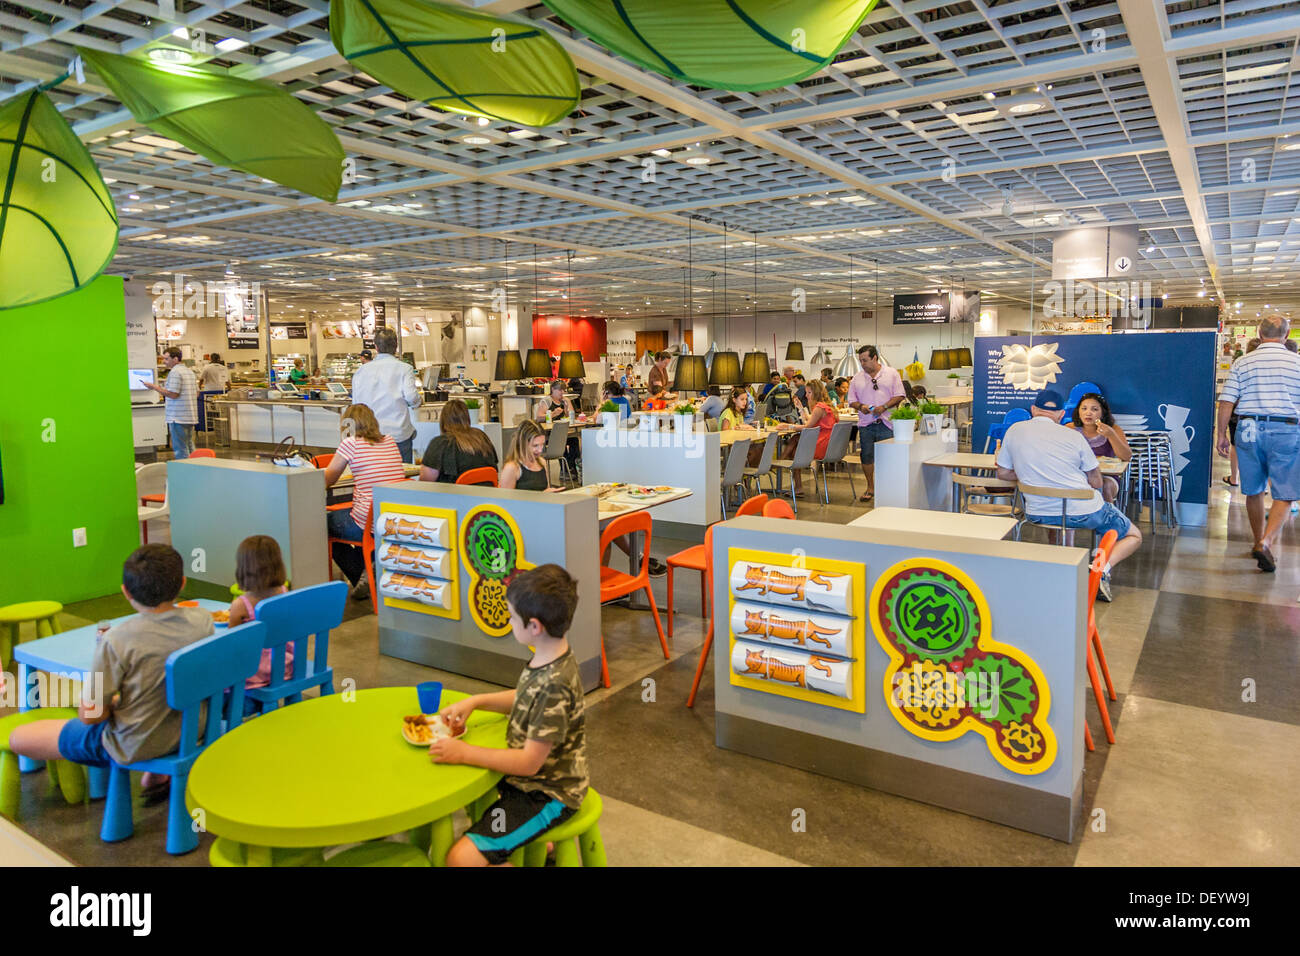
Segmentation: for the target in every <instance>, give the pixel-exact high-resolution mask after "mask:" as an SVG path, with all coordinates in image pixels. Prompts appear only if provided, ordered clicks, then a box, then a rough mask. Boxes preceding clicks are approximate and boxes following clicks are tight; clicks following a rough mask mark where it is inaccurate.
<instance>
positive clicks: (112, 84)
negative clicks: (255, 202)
mask: <svg viewBox="0 0 1300 956" xmlns="http://www.w3.org/2000/svg"><path fill="white" fill-rule="evenodd" d="M79 52H80V53H81V56H82V59H84V60H85V61H86V63H87V64H88V65H89V66H91V67H92V68H93V69H94V71H95V72H96V73H98V74H99V76H100V78H101V79H102V80H103V81H104V83H105V84H107V86H108V87H109V89H111V90H112V91H113V94H114V95H115V96H116V97H117V98H118V99H119V100H121V101H122V105H124V106H125V107H126V108H127V109H128V110H130V111H131V115H132V116H134V117H135V118H136V119H137V120H139V121H140V122H141V123H144V124H145V125H146V126H148V127H149V128H150V129H153V130H154V131H155V132H158V133H161V134H162V135H163V136H166V137H168V138H169V139H174V140H176V141H177V142H178V143H181V144H182V145H184V146H185V147H186V148H188V149H191V150H193V151H194V152H196V153H198V154H199V155H200V156H202V157H204V158H205V159H208V160H210V161H211V162H213V163H216V164H217V165H220V166H229V167H230V168H232V169H240V170H243V171H244V172H246V173H252V174H253V175H254V176H261V177H263V178H264V179H270V180H272V181H274V182H277V183H280V184H281V185H284V186H288V187H289V188H291V189H296V190H298V191H299V192H304V193H307V194H308V195H310V196H315V197H316V198H318V199H324V200H326V201H328V202H334V201H335V200H336V199H338V196H339V185H340V183H341V182H342V179H343V158H344V157H343V147H342V146H341V145H340V144H339V141H338V137H337V136H335V135H334V131H333V130H331V129H330V128H329V125H328V124H327V123H326V122H325V121H324V120H322V119H321V118H320V117H319V116H317V115H316V114H315V113H314V112H313V111H312V109H311V108H310V107H309V106H307V104H306V103H303V102H302V101H301V100H299V99H297V98H296V97H294V96H293V95H291V94H290V93H288V92H286V91H285V90H282V89H280V87H278V86H272V85H270V84H268V83H258V82H255V81H253V80H244V79H240V78H238V77H234V76H228V75H226V74H222V73H213V72H210V71H208V70H202V69H199V68H197V67H193V66H174V65H170V64H169V65H161V64H154V63H151V62H149V61H147V60H138V59H135V58H134V57H129V56H119V55H117V54H116V53H104V52H101V51H99V50H85V49H83V50H80V51H79Z"/></svg>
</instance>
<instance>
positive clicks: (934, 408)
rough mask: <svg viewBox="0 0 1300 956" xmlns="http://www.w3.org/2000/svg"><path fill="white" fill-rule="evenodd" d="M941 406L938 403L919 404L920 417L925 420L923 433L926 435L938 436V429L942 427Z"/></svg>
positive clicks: (926, 402) (942, 413) (927, 401)
mask: <svg viewBox="0 0 1300 956" xmlns="http://www.w3.org/2000/svg"><path fill="white" fill-rule="evenodd" d="M943 416H944V409H943V406H942V405H940V404H939V403H938V402H932V401H930V400H928V399H927V400H926V401H924V402H922V403H921V417H922V419H924V420H925V433H926V434H927V435H937V434H939V429H940V428H942V427H943Z"/></svg>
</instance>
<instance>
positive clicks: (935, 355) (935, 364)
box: [930, 349, 952, 371]
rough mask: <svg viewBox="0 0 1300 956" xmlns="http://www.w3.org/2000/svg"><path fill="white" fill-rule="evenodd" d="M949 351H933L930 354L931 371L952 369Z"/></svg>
mask: <svg viewBox="0 0 1300 956" xmlns="http://www.w3.org/2000/svg"><path fill="white" fill-rule="evenodd" d="M948 351H949V350H948V349H932V350H931V352H930V370H931V371H945V370H947V369H950V368H952V356H951V355H949V354H948Z"/></svg>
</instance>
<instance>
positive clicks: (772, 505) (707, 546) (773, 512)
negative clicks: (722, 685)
mask: <svg viewBox="0 0 1300 956" xmlns="http://www.w3.org/2000/svg"><path fill="white" fill-rule="evenodd" d="M750 500H751V501H752V500H753V499H750ZM736 517H737V518H739V517H740V513H739V512H737V513H736ZM763 517H764V518H789V519H791V520H794V511H793V510H792V509H791V507H790V503H789V502H787V501H785V500H784V499H783V498H773V499H772V500H770V501H768V502H767V503H766V504H764V505H763ZM704 550H705V552H706V553H708V554H712V553H713V527H712V526H710V527H709V530H708V531H706V532H704ZM704 576H705V578H706V579H709V581H708V585H707V586H712V577H713V567H712V565H711V564H710V566H709V567H708V569H707V570H705V572H704ZM716 623H717V617H716V615H714V616H711V617H710V618H709V629H708V631H706V632H705V634H704V647H703V648H701V650H700V663H699V664H698V665H696V668H695V680H694V682H692V684H691V696H690V697H687V698H686V706H687V707H694V706H695V695H696V694H697V693H699V690H700V680H701V679H702V678H703V677H704V665H705V664H706V663H708V660H709V651H711V650H712V649H713V627H714V625H715V624H716ZM727 626H728V627H730V626H731V625H730V622H728V624H727Z"/></svg>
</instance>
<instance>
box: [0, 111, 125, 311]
mask: <svg viewBox="0 0 1300 956" xmlns="http://www.w3.org/2000/svg"><path fill="white" fill-rule="evenodd" d="M0 190H3V191H2V192H0V309H12V308H14V307H15V306H19V305H33V304H34V303H37V302H44V301H46V300H47V299H53V298H56V297H57V296H61V295H64V294H65V293H68V292H74V291H76V290H77V289H80V288H81V287H82V286H83V285H86V284H87V283H88V282H90V281H91V280H92V279H94V278H95V277H96V276H98V275H99V274H100V273H101V272H103V271H104V268H105V267H106V266H107V265H108V264H109V262H111V261H112V259H113V253H114V251H115V250H116V249H117V211H116V210H115V209H114V208H113V198H112V197H111V196H110V195H109V193H108V187H107V186H105V185H104V180H103V179H102V178H100V175H99V170H98V169H96V168H95V163H94V160H92V159H91V158H90V153H89V152H88V151H87V150H86V147H85V146H84V145H82V142H81V140H80V139H78V138H77V134H76V133H74V132H73V131H72V128H71V127H70V126H68V124H67V123H66V122H65V121H64V119H63V117H62V116H60V115H59V111H58V110H57V109H56V108H55V106H54V104H53V103H51V102H50V100H49V97H47V96H46V95H45V94H44V93H41V92H40V91H38V90H32V91H31V92H29V93H26V94H24V95H22V96H17V97H15V98H14V99H12V100H10V101H9V102H8V103H4V104H2V105H0Z"/></svg>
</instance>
